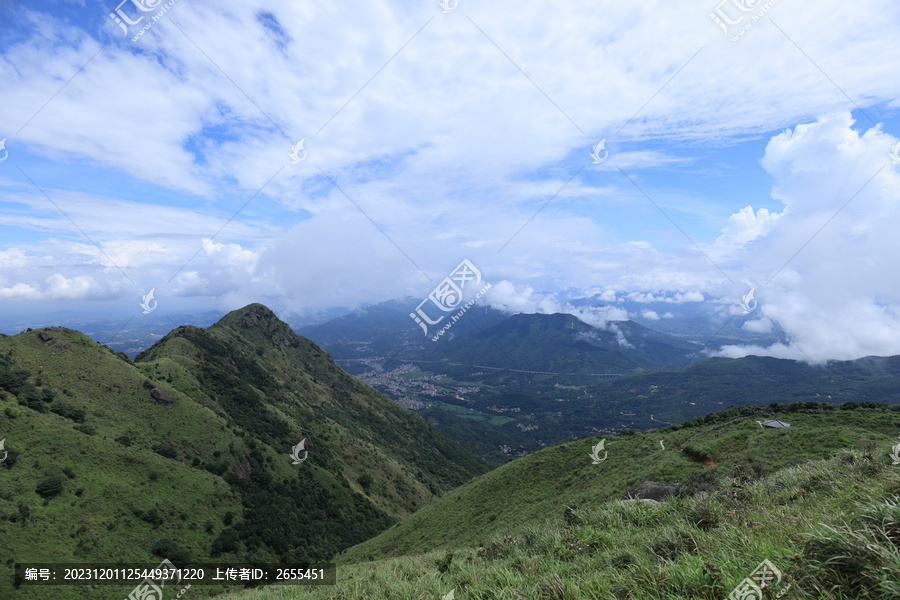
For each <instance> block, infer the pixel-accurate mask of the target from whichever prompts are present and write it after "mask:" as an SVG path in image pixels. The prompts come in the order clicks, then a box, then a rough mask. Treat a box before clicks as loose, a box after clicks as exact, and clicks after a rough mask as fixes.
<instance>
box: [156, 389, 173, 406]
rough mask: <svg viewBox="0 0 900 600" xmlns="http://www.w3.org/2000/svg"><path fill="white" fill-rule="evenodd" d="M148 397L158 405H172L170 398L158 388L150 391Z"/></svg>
mask: <svg viewBox="0 0 900 600" xmlns="http://www.w3.org/2000/svg"><path fill="white" fill-rule="evenodd" d="M150 396H151V397H152V398H153V399H154V400H156V401H157V402H159V403H160V404H172V402H173V400H172V398H170V397H169V395H168V394H166V393H165V392H164V391H162V390H161V389H159V388H158V387H155V388H153V389H152V390H150Z"/></svg>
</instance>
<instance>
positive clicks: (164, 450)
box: [153, 444, 178, 460]
mask: <svg viewBox="0 0 900 600" xmlns="http://www.w3.org/2000/svg"><path fill="white" fill-rule="evenodd" d="M153 451H154V452H156V453H157V454H159V455H160V456H164V457H166V458H171V459H173V460H175V459H177V458H178V450H176V449H175V448H173V447H172V446H169V445H168V444H160V445H159V446H154V447H153Z"/></svg>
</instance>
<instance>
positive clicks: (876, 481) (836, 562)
mask: <svg viewBox="0 0 900 600" xmlns="http://www.w3.org/2000/svg"><path fill="white" fill-rule="evenodd" d="M735 494H737V497H735ZM898 496H900V466H895V465H892V464H891V461H890V460H889V457H888V456H887V447H886V446H885V445H884V444H882V445H881V446H880V447H879V448H878V449H877V450H875V451H874V452H871V453H869V452H865V451H859V450H840V451H838V452H837V453H835V455H834V456H832V457H831V458H828V459H822V460H815V461H811V462H809V463H807V464H804V465H798V466H792V467H786V468H783V469H780V470H779V471H777V472H776V473H774V474H772V475H769V476H767V477H764V478H762V479H758V480H755V481H750V482H748V481H745V480H741V479H736V478H733V477H725V478H722V479H721V480H720V481H718V482H717V483H716V484H715V485H714V486H713V487H712V488H710V489H708V490H707V491H705V492H701V493H698V494H696V495H694V496H692V497H687V498H679V497H671V498H670V499H669V500H667V501H665V502H664V503H662V504H661V505H659V506H653V505H650V504H649V503H644V502H621V501H609V502H597V503H594V504H592V505H589V506H585V507H584V508H581V509H578V510H574V511H569V512H568V514H564V511H563V510H562V509H563V507H562V506H559V507H558V509H557V510H555V511H552V512H551V513H549V516H547V517H545V518H544V519H543V520H542V521H541V522H539V523H537V522H535V523H530V524H527V525H521V526H518V527H517V526H515V525H513V524H509V525H507V526H506V527H505V528H504V530H503V532H498V533H497V534H495V535H493V536H490V537H489V538H488V539H486V540H485V542H484V543H483V544H481V545H470V544H465V545H459V546H456V547H455V548H452V549H450V550H440V551H430V552H425V553H416V554H412V555H409V556H401V557H394V558H384V559H381V560H377V561H374V562H363V563H358V564H351V565H347V564H344V565H339V567H338V583H337V585H335V586H330V587H324V586H323V587H268V588H261V589H256V590H251V591H245V592H242V593H236V594H232V595H226V596H225V598H227V599H228V600H275V599H280V600H291V599H295V598H302V599H309V600H365V599H371V600H376V599H403V600H406V599H410V600H419V599H438V598H442V597H443V596H444V595H445V594H447V593H448V592H449V591H450V590H455V594H456V598H457V599H460V600H461V599H465V600H470V599H471V600H489V599H490V600H506V599H509V600H513V599H529V600H581V599H584V600H588V599H590V600H599V599H606V598H609V599H616V598H630V599H634V600H659V599H691V600H694V599H697V598H725V597H726V596H727V595H728V594H729V593H730V592H731V590H733V589H734V588H735V587H736V586H737V585H738V584H739V583H740V582H741V581H742V580H743V579H744V578H745V577H748V576H749V575H750V574H751V573H752V572H753V571H754V569H755V568H756V567H757V565H758V564H760V563H761V562H762V561H763V560H764V559H768V560H769V561H770V562H772V563H773V564H774V565H775V567H776V568H778V569H779V570H780V571H781V572H782V574H783V579H782V580H781V582H780V583H778V584H777V585H773V587H772V589H771V590H769V591H768V593H767V594H766V598H774V597H775V594H776V593H778V592H781V591H783V590H785V589H786V588H788V586H790V588H789V589H787V592H786V595H784V596H783V597H786V598H793V599H800V598H825V599H833V600H850V599H876V598H877V599H880V600H891V599H897V598H900V584H898V581H900V509H898ZM440 504H441V503H440V502H439V503H438V504H437V505H436V506H440ZM501 504H502V503H501ZM451 550H452V554H450V551H451ZM448 562H449V568H447V564H448ZM442 571H445V572H442Z"/></svg>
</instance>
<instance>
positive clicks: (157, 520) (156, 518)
mask: <svg viewBox="0 0 900 600" xmlns="http://www.w3.org/2000/svg"><path fill="white" fill-rule="evenodd" d="M140 518H141V520H142V521H146V522H147V523H150V524H151V525H153V526H154V527H157V526H159V525H162V524H163V523H164V522H165V519H163V517H162V515H161V514H159V509H158V508H156V507H155V506H154V507H153V508H151V509H150V510H148V511H147V512H145V513H142V514H141V515H140Z"/></svg>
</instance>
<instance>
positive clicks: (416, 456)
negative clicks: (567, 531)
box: [0, 304, 487, 600]
mask: <svg viewBox="0 0 900 600" xmlns="http://www.w3.org/2000/svg"><path fill="white" fill-rule="evenodd" d="M0 404H2V405H3V407H2V408H3V410H0V431H2V434H0V437H2V438H4V439H5V444H6V450H8V451H9V456H8V458H7V460H6V461H5V462H3V463H2V465H0V545H2V546H3V548H4V550H5V552H6V553H7V555H8V556H9V557H13V558H14V559H15V560H16V561H66V560H68V561H88V562H101V561H123V562H131V563H133V562H140V563H153V564H156V563H158V561H159V560H160V558H161V557H162V556H167V557H168V558H170V559H171V560H173V561H174V562H176V564H177V563H178V562H186V561H188V560H191V559H193V560H197V561H202V560H209V559H215V560H223V561H234V560H250V561H268V562H279V561H281V562H290V561H304V560H323V559H327V558H330V557H331V556H332V555H333V554H334V553H335V552H337V551H339V550H341V549H343V548H346V547H347V546H349V545H352V544H354V543H358V542H360V541H362V540H364V539H366V538H368V537H370V536H372V535H374V534H376V533H378V532H379V531H381V530H383V529H384V528H386V527H387V526H389V525H390V524H391V523H393V522H394V521H395V520H396V519H397V518H400V517H403V516H405V515H408V514H410V513H411V512H412V511H415V510H417V509H418V508H420V507H422V506H424V505H427V504H428V503H430V502H431V501H433V500H434V499H435V498H436V497H437V496H438V495H440V494H441V493H443V492H445V491H447V490H449V489H452V488H454V487H456V486H458V485H459V484H461V483H463V482H465V481H466V480H468V479H470V478H471V477H472V476H474V475H477V474H479V473H482V472H484V471H485V470H486V469H487V467H486V466H484V464H483V462H482V461H480V460H478V459H476V458H475V457H473V456H472V455H470V454H468V453H467V452H466V451H465V450H463V449H462V448H461V447H460V446H458V445H457V444H455V443H453V442H451V441H449V440H448V439H447V438H445V437H444V436H442V435H441V434H440V433H439V432H438V431H437V430H435V429H434V428H433V427H431V426H429V425H428V424H427V423H426V422H425V421H424V420H423V419H422V418H421V417H419V416H418V415H416V414H415V413H412V412H410V411H408V410H406V409H403V408H401V407H400V406H398V405H397V404H396V403H394V402H393V401H391V400H390V399H388V398H386V397H385V396H383V395H382V394H380V393H378V392H376V391H374V390H372V389H371V388H370V387H368V386H367V385H365V384H362V383H360V382H359V381H357V380H355V379H354V378H352V377H350V376H349V375H347V374H346V373H345V372H343V371H342V370H341V369H340V368H338V367H337V366H336V365H335V364H334V362H333V361H332V360H331V358H330V357H329V356H328V354H327V353H325V352H324V351H322V350H321V349H320V348H319V347H318V346H316V345H315V344H314V343H312V342H311V341H309V340H308V339H306V338H303V337H300V336H298V335H296V334H294V333H293V331H291V329H290V328H289V327H288V326H287V325H286V324H285V323H283V322H282V321H280V320H279V319H278V318H277V317H276V316H275V315H274V313H272V311H270V310H269V309H267V308H266V307H264V306H262V305H259V304H253V305H250V306H247V307H245V308H243V309H241V310H237V311H234V312H232V313H229V314H228V315H226V316H225V317H223V318H222V319H221V320H220V321H219V322H218V323H216V324H215V325H213V326H211V327H209V328H208V329H200V328H197V327H191V326H183V327H178V328H177V329H175V330H173V331H171V332H170V333H168V334H167V335H166V336H164V337H163V339H161V340H160V341H159V342H158V343H157V344H156V345H154V346H153V347H152V348H150V349H149V350H148V351H146V352H145V353H143V354H142V355H141V356H140V357H139V360H137V361H136V362H135V363H134V364H132V362H131V361H130V360H129V359H128V358H127V356H125V355H123V354H116V353H114V352H113V351H112V350H110V349H109V348H106V347H104V346H101V345H100V344H98V343H97V342H94V341H93V340H91V339H89V338H88V337H87V336H85V335H84V334H81V333H79V332H77V331H74V330H70V329H63V328H48V329H43V330H35V331H28V332H25V333H22V334H19V335H17V336H14V337H6V336H4V337H0ZM304 439H305V440H306V442H305V450H304V452H301V453H300V456H301V457H304V456H305V457H306V459H305V460H304V461H303V462H302V463H301V464H299V465H295V464H292V460H291V458H290V457H289V456H288V454H289V453H290V452H291V448H292V447H293V446H294V445H296V444H298V442H300V441H301V440H304ZM306 453H308V454H306ZM11 564H12V561H10V562H9V563H7V564H5V565H0V598H4V599H5V598H35V599H37V598H40V599H42V600H43V599H44V598H46V597H48V596H47V594H48V592H50V590H48V588H30V591H29V590H26V588H24V587H23V588H21V589H20V590H19V591H18V592H16V591H14V590H13V589H12V588H11V587H10V584H11V582H12V575H11ZM35 590H36V591H35ZM201 590H202V591H201ZM211 591H212V590H211V588H201V589H200V590H198V591H197V592H196V594H198V595H205V594H207V592H211ZM52 592H53V593H54V595H53V597H54V598H107V597H109V593H110V588H102V589H101V590H94V591H86V590H85V589H84V588H58V589H54V590H52ZM191 593H192V594H194V593H195V592H194V590H192V591H191ZM125 595H127V591H125V592H124V593H123V594H122V597H124V596H125Z"/></svg>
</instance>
